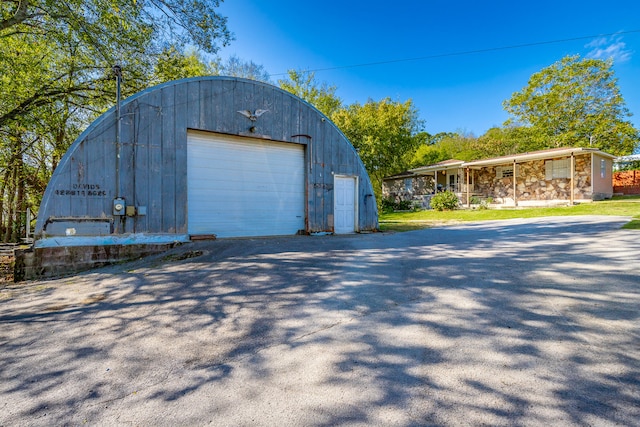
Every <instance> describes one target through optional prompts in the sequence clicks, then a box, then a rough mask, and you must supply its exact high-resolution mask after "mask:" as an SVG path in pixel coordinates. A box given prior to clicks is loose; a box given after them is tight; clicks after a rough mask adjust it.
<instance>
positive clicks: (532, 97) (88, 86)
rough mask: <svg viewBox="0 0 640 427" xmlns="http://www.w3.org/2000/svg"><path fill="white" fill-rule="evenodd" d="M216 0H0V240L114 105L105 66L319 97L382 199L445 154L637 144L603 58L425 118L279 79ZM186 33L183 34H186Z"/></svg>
mask: <svg viewBox="0 0 640 427" xmlns="http://www.w3.org/2000/svg"><path fill="white" fill-rule="evenodd" d="M219 4H220V1H219V0H209V1H201V0H110V1H109V2H105V1H103V0H62V1H59V2H50V1H48V0H6V1H3V2H1V3H0V70H2V73H1V74H0V196H1V197H0V240H2V241H4V242H10V241H19V239H20V238H21V237H23V236H24V228H25V221H26V217H25V213H26V211H27V209H30V210H31V211H32V212H35V213H37V211H38V207H39V205H40V201H41V199H42V195H43V193H44V190H45V188H46V185H47V183H48V181H49V179H50V177H51V174H52V173H53V171H54V169H55V168H56V166H57V164H58V163H59V161H60V159H61V158H62V156H63V154H64V153H65V152H66V150H67V148H68V147H69V146H70V145H71V143H72V142H73V141H74V140H75V139H76V138H77V137H78V135H79V134H80V133H81V132H82V130H84V129H85V128H86V127H87V126H88V125H89V124H90V123H91V122H92V121H93V120H95V118H97V117H98V116H99V115H100V114H102V113H103V112H105V111H106V110H107V109H108V108H110V107H111V106H113V104H114V102H115V79H114V73H113V70H112V68H113V66H114V65H115V64H118V65H120V66H121V67H122V69H123V70H124V83H125V84H124V85H123V93H122V95H123V97H127V96H129V95H132V94H134V93H137V92H139V91H141V90H143V89H145V88H147V87H150V86H153V85H156V84H159V83H162V82H165V81H169V80H175V79H179V78H185V77H196V76H203V75H230V76H237V77H245V78H249V79H254V80H259V81H264V82H268V83H271V84H275V85H278V86H279V87H281V88H282V89H284V90H287V91H289V92H291V93H293V94H295V95H297V96H299V97H301V98H302V99H304V100H306V101H307V102H309V103H310V104H312V105H314V106H315V107H316V108H318V109H319V110H320V111H321V112H322V113H324V114H325V115H326V116H327V117H329V118H330V119H331V120H332V121H333V122H334V123H335V124H336V125H337V126H338V128H340V130H341V131H342V132H343V133H344V134H345V135H346V136H347V138H348V139H349V140H350V141H351V143H352V144H353V146H354V148H355V149H356V151H357V152H358V154H359V155H360V158H361V159H362V161H363V163H364V165H365V167H366V169H367V171H368V173H369V175H370V177H371V180H372V183H373V185H374V190H375V192H376V196H377V199H378V201H381V198H380V194H381V186H382V178H383V177H385V176H388V175H391V174H394V173H398V172H401V171H403V170H405V169H408V168H411V167H417V166H422V165H426V164H431V163H436V162H438V161H441V160H446V159H449V158H458V159H460V160H471V159H478V158H482V157H490V156H500V155H506V154H514V153H518V152H526V151H533V150H539V149H545V148H553V147H560V146H593V147H597V148H600V149H602V150H605V151H607V152H610V153H612V154H615V155H625V154H630V153H632V152H634V151H635V150H636V149H637V148H638V145H639V142H640V133H639V132H638V130H637V129H635V128H634V127H633V126H632V124H631V122H630V121H629V117H630V112H629V111H628V109H627V108H626V106H625V102H624V99H623V97H622V95H621V94H620V91H619V89H618V86H617V81H616V79H615V75H614V71H613V68H612V65H613V64H612V63H611V62H610V61H602V60H596V59H582V58H580V57H578V56H569V57H566V58H562V59H561V60H559V61H558V62H557V63H555V64H552V65H551V66H549V67H547V68H545V69H543V70H541V71H540V72H538V73H535V74H534V75H533V76H531V78H530V80H529V82H528V83H527V85H526V86H525V87H524V88H523V89H522V90H520V91H518V92H515V93H514V94H513V95H512V97H511V98H510V99H509V100H506V101H505V102H504V108H505V109H506V111H507V112H508V113H509V114H510V116H511V117H510V119H509V120H508V121H507V122H506V123H504V125H503V126H501V127H496V128H493V129H490V130H488V131H487V132H486V133H485V134H484V135H481V136H475V135H466V134H462V133H440V134H436V135H431V134H429V133H427V132H425V131H424V129H425V122H424V121H423V120H422V119H420V116H419V112H418V110H417V108H416V107H415V105H414V104H413V102H412V100H410V99H409V100H405V101H399V100H393V99H391V98H384V99H380V100H372V99H369V100H367V101H366V102H364V103H357V102H356V103H353V104H350V105H345V104H344V102H343V101H342V100H341V99H340V98H339V97H338V96H337V88H336V87H335V86H331V85H329V84H328V83H325V82H318V81H317V80H316V78H315V75H314V74H313V73H312V72H304V71H300V70H290V71H289V72H288V75H287V76H286V77H285V78H283V79H280V80H278V81H277V82H274V81H272V80H271V78H270V76H269V73H268V72H267V71H266V70H265V69H264V67H263V66H261V65H259V64H255V63H253V62H252V61H246V60H243V59H240V58H238V57H235V56H233V57H231V58H229V59H227V60H224V61H223V60H222V59H221V58H219V57H217V56H216V54H217V52H218V51H219V48H220V47H222V46H226V45H227V44H229V43H231V42H232V41H233V34H232V33H231V32H230V31H229V29H228V28H227V21H226V18H225V17H223V16H221V15H220V14H218V13H217V8H218V7H219ZM186 46H189V47H186Z"/></svg>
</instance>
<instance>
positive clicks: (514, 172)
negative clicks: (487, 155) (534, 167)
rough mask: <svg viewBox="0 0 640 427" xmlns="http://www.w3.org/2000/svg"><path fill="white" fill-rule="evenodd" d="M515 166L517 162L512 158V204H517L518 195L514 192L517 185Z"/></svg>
mask: <svg viewBox="0 0 640 427" xmlns="http://www.w3.org/2000/svg"><path fill="white" fill-rule="evenodd" d="M516 167H517V163H516V161H515V159H514V160H513V206H518V195H517V194H516V192H517V191H518V185H517V182H516V181H517V175H516Z"/></svg>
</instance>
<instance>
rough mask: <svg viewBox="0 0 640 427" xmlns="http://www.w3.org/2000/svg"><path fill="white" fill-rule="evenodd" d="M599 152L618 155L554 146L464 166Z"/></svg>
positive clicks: (518, 161) (476, 166)
mask: <svg viewBox="0 0 640 427" xmlns="http://www.w3.org/2000/svg"><path fill="white" fill-rule="evenodd" d="M592 153H593V154H598V155H600V156H602V157H607V158H610V159H615V158H616V156H614V155H611V154H609V153H605V152H604V151H600V150H598V149H597V148H579V147H578V148H554V149H551V150H542V151H533V152H531V153H522V154H513V155H509V156H502V157H494V158H491V159H484V160H476V161H473V162H466V163H464V165H463V167H468V168H478V167H482V166H498V165H506V164H512V163H522V162H528V161H532V160H545V159H554V158H557V157H569V156H572V155H583V154H592Z"/></svg>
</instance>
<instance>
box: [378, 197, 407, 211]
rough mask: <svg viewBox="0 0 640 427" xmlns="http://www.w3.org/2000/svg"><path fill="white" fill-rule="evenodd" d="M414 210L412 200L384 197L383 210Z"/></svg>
mask: <svg viewBox="0 0 640 427" xmlns="http://www.w3.org/2000/svg"><path fill="white" fill-rule="evenodd" d="M410 210H414V206H413V202H412V201H411V200H400V201H398V202H396V201H395V200H393V199H392V198H386V199H382V212H383V213H390V212H393V211H410Z"/></svg>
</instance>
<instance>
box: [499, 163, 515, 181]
mask: <svg viewBox="0 0 640 427" xmlns="http://www.w3.org/2000/svg"><path fill="white" fill-rule="evenodd" d="M512 177H513V166H498V167H497V168H496V178H498V179H502V178H512Z"/></svg>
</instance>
